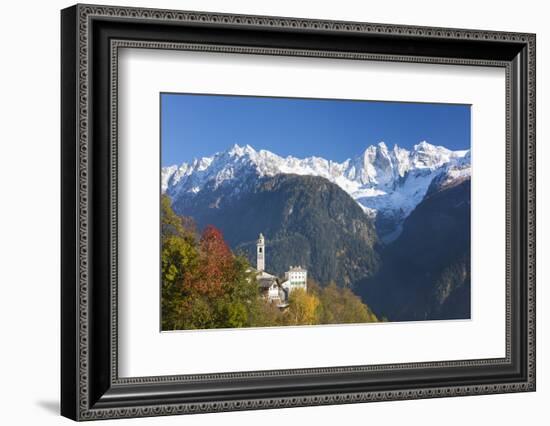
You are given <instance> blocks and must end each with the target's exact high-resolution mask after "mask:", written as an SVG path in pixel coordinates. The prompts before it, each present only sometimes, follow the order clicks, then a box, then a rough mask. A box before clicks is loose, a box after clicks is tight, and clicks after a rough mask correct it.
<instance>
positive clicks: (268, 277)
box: [256, 233, 307, 308]
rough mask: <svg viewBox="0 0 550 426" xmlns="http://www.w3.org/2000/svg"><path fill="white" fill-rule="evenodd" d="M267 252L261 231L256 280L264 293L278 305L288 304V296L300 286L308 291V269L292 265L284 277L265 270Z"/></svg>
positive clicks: (257, 253)
mask: <svg viewBox="0 0 550 426" xmlns="http://www.w3.org/2000/svg"><path fill="white" fill-rule="evenodd" d="M265 265H266V253H265V237H264V236H263V234H261V233H260V235H259V237H258V241H257V242H256V271H257V275H256V280H257V282H258V286H259V287H260V291H261V293H262V295H263V296H264V297H265V298H266V299H267V300H268V301H269V302H270V303H276V304H277V306H278V307H280V308H285V307H287V306H288V298H289V296H290V294H291V293H292V291H294V290H296V289H298V288H300V289H303V290H304V291H307V270H306V269H305V268H302V267H301V266H290V268H289V270H288V271H286V272H285V275H284V279H283V280H280V279H279V278H278V277H277V276H275V275H272V274H269V273H268V272H266V271H265Z"/></svg>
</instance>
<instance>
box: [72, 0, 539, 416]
mask: <svg viewBox="0 0 550 426" xmlns="http://www.w3.org/2000/svg"><path fill="white" fill-rule="evenodd" d="M61 29H62V31H61V36H62V37H61V38H62V39H61V51H62V64H61V65H62V75H61V83H62V84H61V86H62V93H61V98H62V117H61V130H62V144H61V159H62V183H61V190H62V218H61V221H62V235H61V239H62V283H61V320H62V329H61V334H62V336H61V337H62V339H61V354H62V357H61V367H62V368H61V370H62V374H61V413H62V415H64V416H66V417H69V418H71V419H74V420H92V419H105V418H118V417H139V416H158V415H169V414H186V413H204V412H214V411H229V410H246V409H262V408H277V407H293V406H307V405H321V404H343V403H353V402H367V401H381V400H400V399H415V398H434V397H442V396H463V395H477V394H490V393H504V392H520V391H534V390H535V35H533V34H519V33H508V32H506V33H505V32H490V31H478V30H462V29H448V28H425V27H412V26H400V25H382V24H368V23H358V22H334V21H320V20H308V19H293V18H278V17H277V18H276V17H264V16H242V15H226V14H214V13H201V12H182V11H168V10H154V9H134V8H126V7H103V6H95V5H76V6H73V7H70V8H67V9H64V10H63V11H62V13H61ZM121 47H135V48H148V49H151V48H152V49H187V50H199V51H217V52H233V53H241V54H247V53H255V54H263V55H297V56H312V57H326V58H341V59H352V60H374V61H376V60H384V61H398V62H424V63H434V64H458V65H464V66H468V65H483V66H490V67H502V68H504V69H505V70H506V103H507V105H506V109H507V117H506V124H507V129H506V134H507V141H506V147H507V154H506V162H507V164H506V198H507V211H506V244H507V247H506V313H507V315H506V338H507V340H506V356H505V357H504V358H497V359H480V360H461V361H446V362H430V363H412V364H391V365H389V364H388V365H375V366H369V365H365V366H343V367H329V366H327V367H326V368H316V369H301V370H284V371H255V372H242V373H220V374H207V375H193V376H162V377H136V378H119V377H118V367H117V362H118V359H117V333H118V328H117V215H116V211H117V209H116V205H117V191H118V188H117V125H116V120H117V84H118V80H117V57H118V56H117V52H118V49H119V48H121Z"/></svg>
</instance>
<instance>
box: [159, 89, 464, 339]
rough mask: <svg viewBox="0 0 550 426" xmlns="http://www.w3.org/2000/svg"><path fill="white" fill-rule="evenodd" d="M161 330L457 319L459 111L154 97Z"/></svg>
mask: <svg viewBox="0 0 550 426" xmlns="http://www.w3.org/2000/svg"><path fill="white" fill-rule="evenodd" d="M160 153H161V165H160V166H161V167H160V191H159V192H160V246H161V247H160V257H161V259H160V271H159V272H160V276H161V279H160V283H161V291H160V295H161V300H160V301H159V303H160V305H161V318H160V321H161V324H160V328H161V330H162V331H176V330H204V329H231V328H247V327H281V326H320V325H328V324H363V323H378V322H399V321H430V320H469V319H470V318H471V303H472V301H471V273H470V265H471V262H470V257H471V248H470V245H471V235H470V216H471V194H470V193H471V189H470V187H471V105H468V104H444V103H422V102H395V101H391V102H389V101H383V100H349V99H311V98H289V97H266V96H239V95H233V94H200V93H161V94H160Z"/></svg>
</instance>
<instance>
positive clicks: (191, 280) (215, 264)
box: [184, 225, 235, 297]
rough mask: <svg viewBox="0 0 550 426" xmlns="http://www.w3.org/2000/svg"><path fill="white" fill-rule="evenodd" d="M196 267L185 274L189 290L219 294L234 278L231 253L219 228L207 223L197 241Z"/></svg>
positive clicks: (209, 294)
mask: <svg viewBox="0 0 550 426" xmlns="http://www.w3.org/2000/svg"><path fill="white" fill-rule="evenodd" d="M199 253H200V254H199V262H198V266H197V269H196V270H195V271H193V272H192V273H188V274H186V276H185V280H184V282H185V286H186V287H188V289H189V290H191V291H193V292H196V293H197V294H200V295H205V296H209V297H217V296H221V295H222V294H223V293H224V292H225V288H224V287H225V286H227V285H228V283H230V282H231V281H232V280H233V279H234V278H235V273H234V272H235V271H234V267H233V266H234V265H233V264H234V257H233V253H231V250H230V249H229V247H228V246H227V244H226V242H225V241H224V239H223V235H222V233H221V231H220V230H219V229H217V228H216V227H214V226H212V225H208V226H207V227H206V228H205V229H204V231H203V232H202V235H201V239H200V242H199Z"/></svg>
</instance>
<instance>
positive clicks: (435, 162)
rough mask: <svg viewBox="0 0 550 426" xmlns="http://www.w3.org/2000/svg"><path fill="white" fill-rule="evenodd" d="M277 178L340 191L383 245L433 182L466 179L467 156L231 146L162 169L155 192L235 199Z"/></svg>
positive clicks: (426, 147) (422, 149)
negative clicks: (310, 179) (345, 154)
mask: <svg viewBox="0 0 550 426" xmlns="http://www.w3.org/2000/svg"><path fill="white" fill-rule="evenodd" d="M277 174H297V175H312V176H321V177H324V178H326V179H328V180H329V181H331V182H333V183H335V184H337V185H338V186H339V187H340V188H342V189H343V190H344V191H346V192H347V193H348V194H349V195H350V196H351V197H352V198H353V199H355V200H356V201H357V203H358V204H359V205H360V206H361V207H362V208H363V209H364V211H365V212H366V213H367V214H369V215H371V216H372V217H378V219H381V220H382V222H384V223H387V224H388V229H387V230H386V231H387V232H384V231H383V232H382V234H386V237H387V238H386V239H387V240H391V239H393V238H394V237H395V236H397V235H398V234H399V232H400V226H401V224H402V222H403V221H404V219H405V218H406V217H407V216H408V215H409V214H410V213H411V212H412V210H414V208H415V207H416V206H417V205H418V203H420V202H421V201H422V199H423V198H424V196H425V195H426V192H427V191H428V188H429V187H430V184H431V183H432V181H434V179H435V178H436V177H437V181H438V182H440V184H441V185H445V186H446V185H450V184H452V182H453V181H454V180H464V179H465V178H468V177H469V176H470V151H469V150H465V151H451V150H449V149H447V148H445V147H443V146H435V145H431V144H429V143H428V142H426V141H422V142H420V143H419V144H417V145H415V146H414V147H413V149H412V150H410V151H409V150H407V149H404V148H401V147H399V146H397V145H394V146H393V148H392V149H389V148H388V147H387V146H386V144H385V143H384V142H379V143H378V144H376V145H371V146H369V147H367V148H366V149H365V150H364V151H363V152H362V153H361V154H359V155H357V156H355V157H353V158H351V159H348V160H345V161H343V162H341V163H339V162H335V161H331V160H326V159H324V158H321V157H308V158H303V159H300V158H296V157H292V156H287V157H281V156H279V155H277V154H274V153H272V152H270V151H266V150H259V151H257V150H255V149H254V148H252V147H251V146H250V145H246V146H239V145H234V146H233V147H232V148H230V149H229V150H227V151H224V152H219V153H216V154H214V155H213V156H211V157H203V158H200V159H195V160H193V161H192V162H191V163H183V164H182V165H180V166H176V165H174V166H169V167H163V168H162V172H161V189H162V192H163V193H166V194H167V195H169V196H170V197H171V198H172V199H173V200H175V199H178V198H179V197H192V196H193V195H194V194H197V193H198V192H200V191H202V190H205V189H216V188H219V187H220V186H222V185H227V184H230V185H231V188H233V189H232V190H233V192H234V193H235V194H237V193H238V192H239V191H240V190H242V188H244V187H245V185H246V184H249V183H250V182H251V181H252V182H253V181H255V180H257V179H258V178H261V177H271V176H275V175H277Z"/></svg>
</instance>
